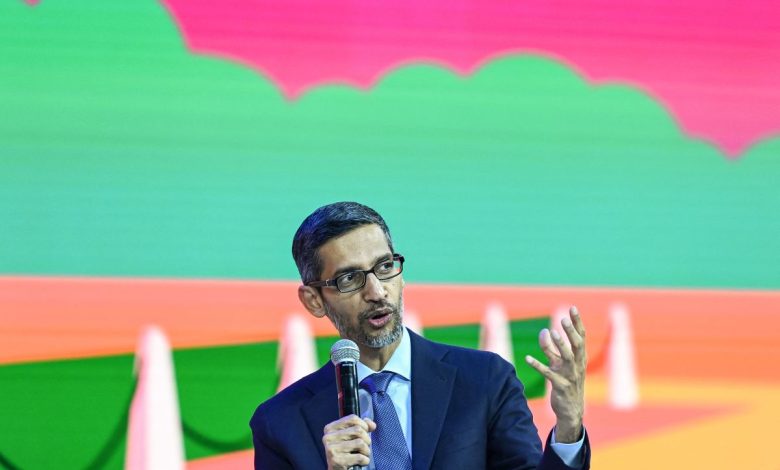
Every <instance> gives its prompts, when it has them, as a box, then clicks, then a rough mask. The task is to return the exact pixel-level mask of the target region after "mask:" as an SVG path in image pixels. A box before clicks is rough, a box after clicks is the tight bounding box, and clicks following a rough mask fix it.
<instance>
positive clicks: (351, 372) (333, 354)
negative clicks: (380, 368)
mask: <svg viewBox="0 0 780 470" xmlns="http://www.w3.org/2000/svg"><path fill="white" fill-rule="evenodd" d="M358 359H360V350H359V349H358V347H357V344H355V342H354V341H351V340H348V339H340V340H338V341H336V342H335V343H333V347H331V348H330V361H331V362H332V363H333V365H334V366H336V387H337V388H338V391H339V417H340V418H342V417H344V416H347V415H357V416H360V402H358V376H357V362H358Z"/></svg>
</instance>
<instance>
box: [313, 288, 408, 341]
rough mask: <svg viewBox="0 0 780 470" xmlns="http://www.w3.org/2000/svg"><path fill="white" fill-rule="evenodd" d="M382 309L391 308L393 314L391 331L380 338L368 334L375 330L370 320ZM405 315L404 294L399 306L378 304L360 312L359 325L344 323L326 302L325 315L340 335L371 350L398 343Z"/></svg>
mask: <svg viewBox="0 0 780 470" xmlns="http://www.w3.org/2000/svg"><path fill="white" fill-rule="evenodd" d="M381 308H390V309H391V310H392V312H391V313H390V314H389V315H390V322H389V323H390V329H389V330H388V331H385V332H383V333H381V334H379V335H378V336H374V335H370V334H368V332H369V331H371V330H372V329H373V327H371V326H370V324H369V323H368V319H369V318H371V317H372V316H373V315H374V312H376V310H379V309H381ZM403 313H404V298H403V294H402V295H401V296H400V297H399V299H398V305H397V306H396V305H393V304H391V303H390V302H377V303H375V304H374V305H372V306H371V307H370V308H369V309H367V310H364V311H363V312H360V314H359V315H358V323H357V325H352V324H351V323H348V322H345V321H343V317H342V315H341V313H339V312H335V313H334V312H333V311H332V310H331V309H330V306H329V305H328V303H327V302H325V314H326V315H327V316H328V318H330V321H331V322H332V323H333V326H335V327H336V329H337V330H338V331H339V335H340V336H341V337H342V338H347V339H351V340H352V341H354V342H356V343H358V344H361V345H363V346H367V347H369V348H374V349H379V348H384V347H385V346H389V345H391V344H393V343H394V342H396V341H397V340H398V338H400V337H401V334H402V333H403V322H402V318H403Z"/></svg>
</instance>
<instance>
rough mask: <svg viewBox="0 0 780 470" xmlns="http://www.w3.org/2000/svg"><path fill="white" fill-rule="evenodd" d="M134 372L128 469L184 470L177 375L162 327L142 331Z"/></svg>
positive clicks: (151, 327)
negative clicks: (135, 379)
mask: <svg viewBox="0 0 780 470" xmlns="http://www.w3.org/2000/svg"><path fill="white" fill-rule="evenodd" d="M135 373H136V377H137V382H136V388H135V394H134V395H133V401H132V403H131V404H130V415H129V424H128V431H127V450H126V453H125V469H126V470H180V469H181V470H183V469H184V468H185V459H184V440H183V439H182V430H181V418H180V416H179V398H178V393H177V391H176V376H175V375H174V369H173V360H172V357H171V347H170V345H169V343H168V339H167V338H166V337H165V334H164V333H163V332H162V330H161V329H160V328H158V327H156V326H148V327H146V328H145V329H144V331H143V332H142V333H141V338H140V341H139V344H138V351H137V352H136V356H135Z"/></svg>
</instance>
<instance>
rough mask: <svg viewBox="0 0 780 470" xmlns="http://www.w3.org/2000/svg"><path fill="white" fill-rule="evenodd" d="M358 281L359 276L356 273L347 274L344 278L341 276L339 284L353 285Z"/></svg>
mask: <svg viewBox="0 0 780 470" xmlns="http://www.w3.org/2000/svg"><path fill="white" fill-rule="evenodd" d="M356 279H357V274H356V273H347V274H344V275H343V276H341V277H340V278H339V282H340V283H341V284H342V285H348V284H352V283H353V282H355V280H356Z"/></svg>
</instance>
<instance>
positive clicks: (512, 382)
mask: <svg viewBox="0 0 780 470" xmlns="http://www.w3.org/2000/svg"><path fill="white" fill-rule="evenodd" d="M490 376H491V377H490V379H489V383H492V384H497V385H495V388H494V389H493V391H492V396H491V397H490V400H491V401H490V403H491V405H490V406H491V411H490V420H489V422H488V443H487V445H488V448H487V459H488V462H487V468H489V469H491V470H510V469H511V470H571V468H572V467H569V466H567V465H566V464H565V463H564V462H563V461H562V460H561V458H560V457H559V456H558V454H556V453H555V451H554V450H553V449H552V446H550V444H549V442H550V438H549V437H548V439H547V445H546V446H545V449H544V451H542V443H541V440H540V439H539V434H538V431H537V429H536V426H535V425H534V423H533V416H532V415H531V410H529V409H528V402H527V401H526V398H525V393H524V388H523V384H522V383H521V382H520V380H519V379H518V378H517V374H516V372H515V369H514V367H512V365H510V364H509V363H508V362H506V361H504V360H503V359H501V358H499V357H497V356H496V358H495V360H494V362H493V364H491V373H490ZM583 452H584V454H583V459H582V460H583V465H582V466H580V467H574V468H577V469H580V470H587V469H589V468H590V446H589V444H588V439H587V435H586V436H585V441H584V444H583Z"/></svg>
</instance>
